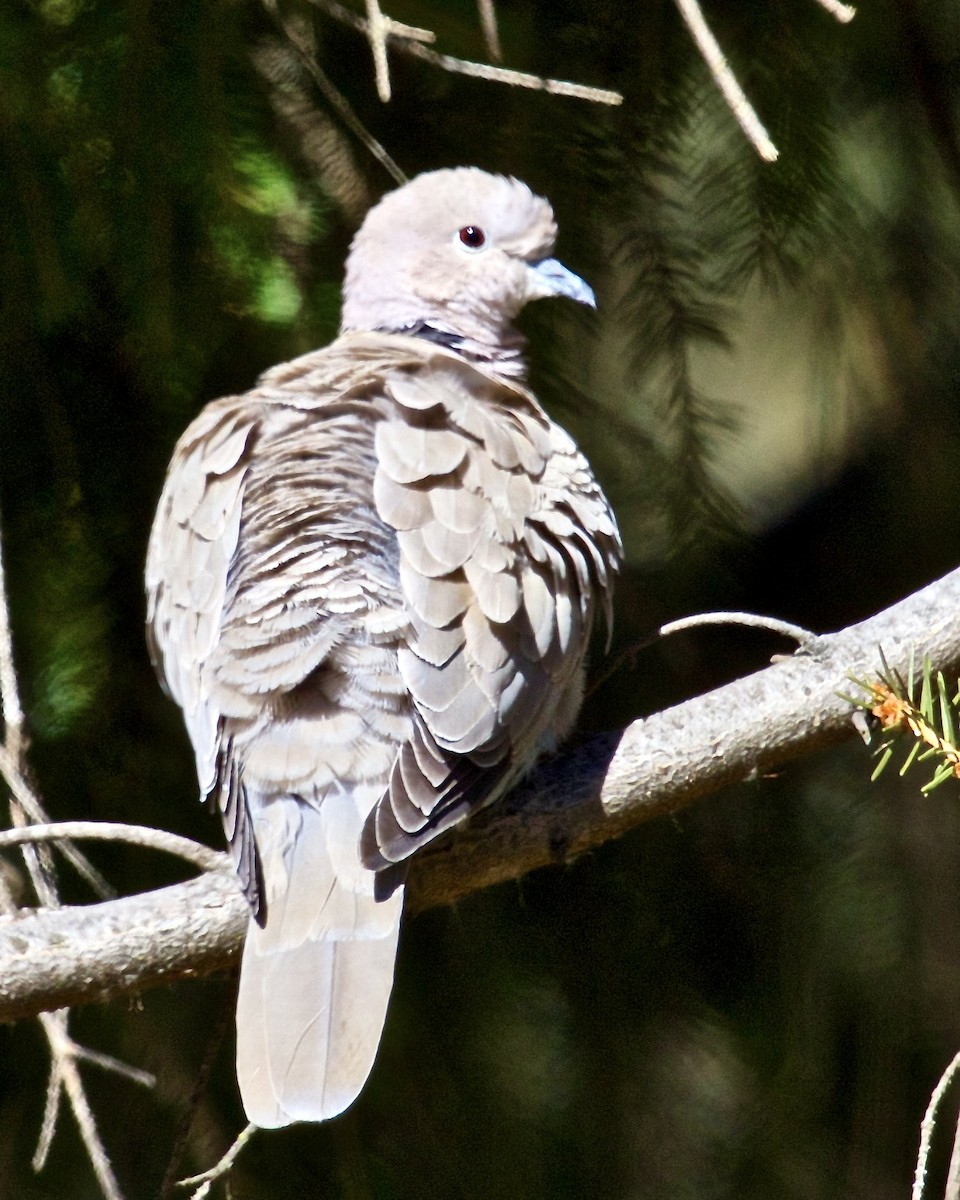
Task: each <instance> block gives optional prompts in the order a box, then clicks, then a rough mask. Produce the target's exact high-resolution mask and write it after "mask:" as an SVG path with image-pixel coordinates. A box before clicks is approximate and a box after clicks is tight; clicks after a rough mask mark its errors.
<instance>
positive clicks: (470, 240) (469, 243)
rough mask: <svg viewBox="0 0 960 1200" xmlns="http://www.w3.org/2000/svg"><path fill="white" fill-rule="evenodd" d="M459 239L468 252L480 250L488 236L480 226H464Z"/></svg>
mask: <svg viewBox="0 0 960 1200" xmlns="http://www.w3.org/2000/svg"><path fill="white" fill-rule="evenodd" d="M457 237H458V238H459V239H460V242H461V244H462V245H464V246H466V248H467V249H468V250H479V249H480V248H481V247H482V246H484V245H485V244H486V241H487V235H486V234H485V233H484V232H483V230H482V229H481V228H480V226H479V225H464V227H463V228H462V229H461V230H460V232H459V233H458V234H457Z"/></svg>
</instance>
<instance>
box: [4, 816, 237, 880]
mask: <svg viewBox="0 0 960 1200" xmlns="http://www.w3.org/2000/svg"><path fill="white" fill-rule="evenodd" d="M63 838H76V839H83V838H88V839H93V840H96V841H101V842H127V843H128V844H129V845H131V846H146V847H148V848H149V849H151V850H161V851H163V852H164V853H165V854H175V855H176V856H177V857H178V858H182V859H185V860H186V861H187V862H189V863H192V864H193V865H194V866H195V867H197V868H199V870H201V871H218V870H223V869H224V868H225V867H227V866H228V865H229V863H230V859H229V856H228V855H226V854H224V853H223V852H222V851H221V850H211V848H210V847H209V846H204V845H202V844H201V843H200V842H194V841H192V840H191V839H190V838H185V837H181V836H180V835H179V834H177V833H168V832H167V830H165V829H152V828H150V827H149V826H146V825H125V824H123V823H122V822H120V821H57V822H53V823H51V824H47V825H26V826H23V827H22V828H19V829H8V830H3V831H2V832H0V850H2V849H3V847H4V846H20V845H23V844H24V843H28V842H57V841H60V840H62V839H63Z"/></svg>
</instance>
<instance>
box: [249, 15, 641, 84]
mask: <svg viewBox="0 0 960 1200" xmlns="http://www.w3.org/2000/svg"><path fill="white" fill-rule="evenodd" d="M264 2H265V3H266V2H268V0H264ZM312 2H313V3H314V4H315V5H316V6H317V7H318V8H321V9H323V11H324V12H326V13H328V14H329V15H330V16H331V17H333V18H334V20H336V21H340V22H341V23H342V24H344V25H349V26H351V27H352V28H353V29H356V30H358V31H359V32H360V33H362V34H363V35H364V37H366V38H368V39H369V36H370V35H369V23H368V22H367V21H366V20H365V19H364V18H363V17H359V16H357V14H356V13H354V12H351V11H350V9H349V8H345V7H344V6H343V5H342V4H339V3H337V0H312ZM404 28H405V27H403V26H399V25H397V24H396V23H393V25H392V27H391V28H390V29H388V31H387V36H388V38H389V39H390V41H391V42H393V43H394V44H395V45H396V48H397V49H398V50H400V51H401V52H402V53H404V54H410V55H412V56H413V57H414V58H420V59H423V61H424V62H428V63H430V64H431V65H432V66H435V67H440V68H441V69H442V70H444V71H451V72H453V73H455V74H458V75H471V76H473V77H475V78H477V79H486V80H489V81H490V82H492V83H505V84H508V85H509V86H511V87H523V88H532V89H534V90H536V91H541V92H549V93H550V94H551V95H554V96H569V97H572V98H574V99H577V100H589V101H592V102H593V103H594V104H622V103H623V96H621V94H620V93H619V92H612V91H609V90H607V89H606V88H595V87H589V86H588V85H587V84H582V83H568V82H566V81H565V80H562V79H545V78H542V77H541V76H539V75H530V74H528V73H527V72H526V71H513V70H510V69H509V68H507V67H496V66H491V65H490V64H488V63H478V62H473V61H471V60H470V59H466V58H455V57H453V56H452V55H450V54H440V53H438V52H437V51H436V50H431V49H429V48H428V47H427V46H424V45H423V40H424V39H422V38H412V37H410V36H409V34H407V33H402V32H400V31H401V30H403V29H404ZM422 32H424V31H423V30H418V31H417V33H422Z"/></svg>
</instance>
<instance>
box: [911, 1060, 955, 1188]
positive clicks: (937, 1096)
mask: <svg viewBox="0 0 960 1200" xmlns="http://www.w3.org/2000/svg"><path fill="white" fill-rule="evenodd" d="M958 1070H960V1053H958V1054H955V1055H954V1057H953V1060H952V1061H951V1063H950V1065H949V1066H948V1067H947V1069H946V1070H945V1071H944V1073H943V1074H942V1075H941V1076H940V1079H939V1082H938V1083H937V1086H936V1087H935V1088H934V1089H933V1095H932V1096H931V1097H930V1103H929V1104H928V1105H927V1111H926V1112H925V1113H924V1114H923V1120H922V1121H921V1123H920V1150H919V1152H918V1154H917V1170H916V1173H915V1174H914V1177H913V1191H912V1192H911V1193H910V1200H923V1187H924V1183H925V1181H926V1176H927V1159H928V1158H929V1157H930V1143H931V1141H932V1140H933V1131H934V1129H935V1128H936V1125H937V1109H938V1108H939V1106H940V1101H941V1100H942V1099H943V1097H944V1094H945V1092H946V1090H947V1088H948V1087H949V1086H950V1084H951V1083H952V1082H953V1077H954V1075H956V1073H957V1071H958Z"/></svg>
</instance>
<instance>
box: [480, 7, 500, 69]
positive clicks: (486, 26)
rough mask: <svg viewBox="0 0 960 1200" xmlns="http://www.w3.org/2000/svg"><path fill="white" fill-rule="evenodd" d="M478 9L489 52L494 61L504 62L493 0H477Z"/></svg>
mask: <svg viewBox="0 0 960 1200" xmlns="http://www.w3.org/2000/svg"><path fill="white" fill-rule="evenodd" d="M477 9H478V10H479V13H480V28H481V29H482V30H483V40H484V41H485V42H486V44H487V53H488V54H489V55H490V57H491V58H492V59H493V61H494V62H503V51H502V50H501V48H500V31H499V30H498V29H497V10H496V8H495V7H494V4H493V0H477Z"/></svg>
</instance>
